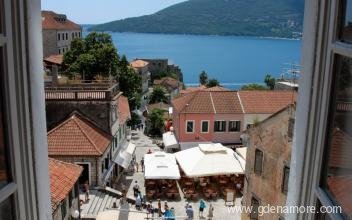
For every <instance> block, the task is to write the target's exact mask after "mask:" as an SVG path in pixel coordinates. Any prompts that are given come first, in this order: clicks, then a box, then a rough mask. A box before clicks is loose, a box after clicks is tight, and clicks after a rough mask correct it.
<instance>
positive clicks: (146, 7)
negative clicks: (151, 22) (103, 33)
mask: <svg viewBox="0 0 352 220" xmlns="http://www.w3.org/2000/svg"><path fill="white" fill-rule="evenodd" d="M183 1H185V0H42V10H51V11H55V12H57V13H62V14H66V15H67V17H68V18H69V19H70V20H72V21H74V22H76V23H79V24H98V23H104V22H108V21H113V20H118V19H121V18H128V17H135V16H140V15H147V14H152V13H154V12H157V11H159V10H161V9H163V8H166V7H168V6H170V5H173V4H176V3H179V2H183Z"/></svg>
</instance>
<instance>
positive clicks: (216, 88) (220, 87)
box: [205, 86, 231, 92]
mask: <svg viewBox="0 0 352 220" xmlns="http://www.w3.org/2000/svg"><path fill="white" fill-rule="evenodd" d="M205 90H207V91H214V92H221V91H231V90H230V89H227V88H225V87H222V86H214V87H210V88H205Z"/></svg>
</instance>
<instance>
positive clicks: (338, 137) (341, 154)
mask: <svg viewBox="0 0 352 220" xmlns="http://www.w3.org/2000/svg"><path fill="white" fill-rule="evenodd" d="M351 146H352V137H351V136H349V135H348V134H347V133H345V132H344V131H342V130H341V129H339V128H334V130H333V134H332V141H331V150H330V151H331V152H330V164H329V166H330V167H336V168H347V169H350V168H351V167H352V160H351V158H352V147H351Z"/></svg>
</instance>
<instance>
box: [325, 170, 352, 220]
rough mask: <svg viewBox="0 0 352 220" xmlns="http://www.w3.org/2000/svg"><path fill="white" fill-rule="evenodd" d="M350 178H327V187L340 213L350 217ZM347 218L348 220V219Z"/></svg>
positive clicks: (351, 202) (351, 205)
mask: <svg viewBox="0 0 352 220" xmlns="http://www.w3.org/2000/svg"><path fill="white" fill-rule="evenodd" d="M351 186H352V176H351V175H349V176H332V177H328V187H329V190H330V192H331V193H332V195H333V196H334V197H335V199H336V201H337V202H338V204H339V205H340V206H341V208H342V211H343V212H344V213H346V214H347V215H348V216H349V217H350V218H351V217H352V196H351V194H352V188H351ZM350 218H349V219H350Z"/></svg>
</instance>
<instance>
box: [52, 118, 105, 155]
mask: <svg viewBox="0 0 352 220" xmlns="http://www.w3.org/2000/svg"><path fill="white" fill-rule="evenodd" d="M111 140H112V137H111V135H109V134H107V133H105V132H104V131H103V130H101V129H100V128H98V127H97V126H96V125H94V124H93V123H92V122H91V121H90V120H89V119H87V118H85V117H83V116H82V115H80V114H78V113H74V114H73V115H72V116H70V117H69V118H68V119H66V121H64V122H62V123H61V124H60V125H58V126H56V127H55V128H53V129H52V130H51V131H49V132H48V151H49V155H50V156H54V155H55V156H57V155H71V156H78V155H80V156H82V155H83V156H100V155H102V154H103V153H104V152H105V151H106V149H107V148H108V146H109V145H110V143H111Z"/></svg>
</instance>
